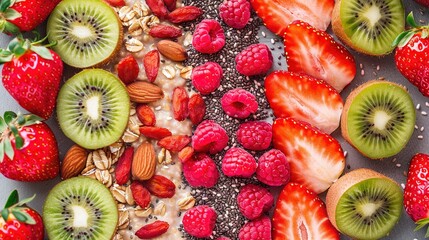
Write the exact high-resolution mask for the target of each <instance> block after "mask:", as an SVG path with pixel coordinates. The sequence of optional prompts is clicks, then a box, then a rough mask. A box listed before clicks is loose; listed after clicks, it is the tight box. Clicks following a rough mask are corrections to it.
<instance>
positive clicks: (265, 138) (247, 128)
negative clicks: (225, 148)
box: [237, 121, 273, 151]
mask: <svg viewBox="0 0 429 240" xmlns="http://www.w3.org/2000/svg"><path fill="white" fill-rule="evenodd" d="M272 136H273V130H272V127H271V124H269V123H267V122H263V121H251V122H245V123H242V124H241V125H240V126H239V127H238V130H237V141H238V142H239V143H240V144H241V146H243V147H244V148H245V149H248V150H253V151H260V150H265V149H267V148H268V147H269V146H270V144H271V138H272Z"/></svg>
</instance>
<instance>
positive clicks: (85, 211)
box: [43, 177, 118, 240]
mask: <svg viewBox="0 0 429 240" xmlns="http://www.w3.org/2000/svg"><path fill="white" fill-rule="evenodd" d="M117 209H118V207H117V205H116V201H115V200H114V198H113V196H112V194H111V193H110V191H109V189H107V188H106V187H105V186H104V185H103V184H101V183H100V182H98V181H97V180H94V179H91V178H89V177H74V178H70V179H67V180H65V181H62V182H60V183H59V184H57V185H56V186H55V187H54V188H53V189H52V190H51V191H50V192H49V194H48V196H47V198H46V201H45V203H44V206H43V222H44V225H45V228H46V232H47V234H48V237H49V239H51V240H64V239H81V240H84V239H88V240H89V239H91V240H106V239H111V238H112V237H113V234H114V233H115V232H116V226H117V223H118V210H117Z"/></svg>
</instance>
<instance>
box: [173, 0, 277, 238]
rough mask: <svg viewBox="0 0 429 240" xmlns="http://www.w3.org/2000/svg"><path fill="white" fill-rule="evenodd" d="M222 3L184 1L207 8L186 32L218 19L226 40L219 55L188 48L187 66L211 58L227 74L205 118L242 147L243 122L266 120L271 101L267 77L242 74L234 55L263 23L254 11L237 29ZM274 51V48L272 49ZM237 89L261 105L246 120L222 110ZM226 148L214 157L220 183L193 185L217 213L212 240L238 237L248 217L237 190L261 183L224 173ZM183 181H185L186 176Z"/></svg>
mask: <svg viewBox="0 0 429 240" xmlns="http://www.w3.org/2000/svg"><path fill="white" fill-rule="evenodd" d="M222 2H223V0H205V1H199V0H183V4H184V5H186V6H188V5H193V6H197V7H199V8H201V9H203V10H204V14H203V16H202V17H201V18H200V19H198V20H197V21H193V22H192V23H188V24H186V25H184V30H185V31H190V32H193V31H194V29H195V25H196V24H198V23H199V22H201V20H202V19H207V18H209V19H216V20H217V21H218V22H219V23H221V25H222V28H223V29H224V31H225V40H226V44H225V46H224V47H223V49H222V50H221V51H219V52H218V53H216V54H201V53H199V52H197V51H195V49H193V48H190V49H189V50H188V55H189V57H188V60H186V61H185V63H184V65H185V66H192V67H196V66H199V65H201V64H204V63H205V62H208V61H212V62H216V63H218V64H220V65H221V66H222V69H223V73H224V74H223V79H222V81H221V85H220V87H219V88H218V89H217V90H216V91H215V92H213V93H212V94H210V95H209V96H207V97H203V98H204V100H205V102H206V105H207V111H206V116H205V119H211V120H215V121H216V122H217V123H219V124H220V125H221V126H222V127H223V128H224V129H225V130H226V132H227V133H228V136H229V143H228V147H227V148H231V147H235V146H239V144H238V143H237V141H236V137H235V135H236V131H237V129H238V126H239V124H240V123H242V122H246V121H252V120H264V119H267V118H268V117H272V116H271V112H270V111H269V110H268V109H269V104H268V102H267V99H266V97H265V89H264V83H263V81H264V77H263V76H260V77H250V78H249V77H246V76H243V75H241V74H239V73H238V72H237V70H236V69H235V61H234V59H235V56H236V55H237V54H238V53H239V52H241V51H242V50H243V49H245V48H246V47H247V46H249V45H251V44H255V43H259V39H258V31H259V27H260V26H261V24H262V22H261V20H260V19H259V18H258V17H257V15H256V14H255V13H254V12H252V16H251V18H250V21H249V23H248V24H247V25H246V27H245V28H244V29H241V30H236V29H233V28H230V27H228V26H227V25H226V24H225V23H223V22H222V20H221V19H220V18H219V11H218V6H219V5H220V4H221V3H222ZM271 50H274V49H272V48H271ZM275 60H276V59H274V63H273V64H275ZM187 87H188V88H189V89H190V88H193V86H192V84H191V82H190V81H189V82H188V83H187ZM234 88H243V89H246V90H247V91H249V92H251V93H252V94H254V95H255V96H256V98H257V101H258V105H259V107H258V111H257V112H256V113H255V114H253V115H251V116H250V117H248V118H247V119H245V120H238V119H234V118H231V117H229V116H228V115H226V114H225V112H224V111H223V110H222V106H221V104H220V99H221V98H222V96H223V95H224V94H225V93H226V92H227V91H229V90H231V89H234ZM194 90H195V89H194ZM226 150H227V149H224V151H222V152H221V153H219V154H216V155H215V156H211V157H212V158H213V160H214V161H215V162H216V164H217V166H218V170H219V172H220V175H221V176H220V178H219V180H218V183H217V184H216V185H215V186H214V187H213V188H209V189H207V188H194V189H192V190H191V194H192V195H193V196H194V197H195V199H196V205H209V206H211V207H213V208H214V209H215V210H216V212H217V214H218V217H217V221H216V227H215V229H214V231H213V235H212V236H211V237H210V239H216V238H217V237H220V236H225V237H229V238H231V239H238V232H239V230H240V228H241V227H242V226H243V225H244V224H245V222H246V218H245V217H244V216H243V215H242V214H241V213H240V211H239V209H238V205H237V200H236V199H237V195H238V192H239V190H240V188H241V187H242V186H244V185H246V184H248V183H256V184H259V183H258V182H257V180H256V177H253V178H251V179H245V178H229V177H226V176H225V175H223V173H222V171H221V162H222V158H223V156H224V154H225V151H226ZM250 153H251V154H252V155H254V156H255V157H256V158H257V157H258V156H260V155H262V154H263V152H250ZM183 182H184V183H186V180H185V179H184V177H183ZM186 187H189V186H186ZM180 230H181V231H182V233H183V236H184V237H185V238H186V239H196V238H194V237H192V236H190V235H188V234H187V233H186V232H185V231H184V230H183V227H182V226H181V227H180Z"/></svg>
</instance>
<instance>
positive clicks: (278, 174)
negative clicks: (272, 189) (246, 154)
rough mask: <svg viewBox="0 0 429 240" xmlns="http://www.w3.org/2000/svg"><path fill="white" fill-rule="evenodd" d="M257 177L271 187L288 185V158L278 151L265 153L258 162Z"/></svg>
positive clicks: (273, 150)
mask: <svg viewBox="0 0 429 240" xmlns="http://www.w3.org/2000/svg"><path fill="white" fill-rule="evenodd" d="M256 177H257V178H258V180H259V181H261V182H263V183H265V184H267V185H269V186H281V185H285V184H286V183H288V182H289V179H290V166H289V162H288V161H287V159H286V156H285V155H284V154H283V153H282V152H281V151H280V150H277V149H271V150H270V151H268V152H266V153H264V154H263V155H262V156H261V157H260V158H259V160H258V169H256Z"/></svg>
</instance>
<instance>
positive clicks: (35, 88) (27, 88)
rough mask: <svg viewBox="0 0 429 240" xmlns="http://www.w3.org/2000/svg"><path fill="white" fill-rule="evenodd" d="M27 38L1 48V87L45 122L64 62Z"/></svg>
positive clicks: (55, 96)
mask: <svg viewBox="0 0 429 240" xmlns="http://www.w3.org/2000/svg"><path fill="white" fill-rule="evenodd" d="M42 41H44V39H42V40H40V41H37V42H33V43H31V42H30V41H29V40H28V39H22V38H15V39H13V40H12V41H11V42H10V43H9V45H8V48H7V50H2V49H0V63H4V65H3V70H2V81H3V86H4V88H5V89H6V90H7V91H8V92H9V93H10V95H12V97H13V98H15V100H16V101H17V102H18V103H19V105H21V106H22V107H23V108H25V109H26V110H28V111H30V112H31V113H34V114H36V115H38V116H39V117H42V118H44V119H48V118H49V117H50V116H51V115H52V112H53V111H54V107H55V101H56V99H57V95H58V91H59V88H60V82H61V76H62V73H63V62H62V61H61V59H60V57H59V56H58V54H57V53H55V52H54V51H52V50H49V49H48V48H46V47H44V46H40V45H39V44H40V43H41V42H42Z"/></svg>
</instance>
